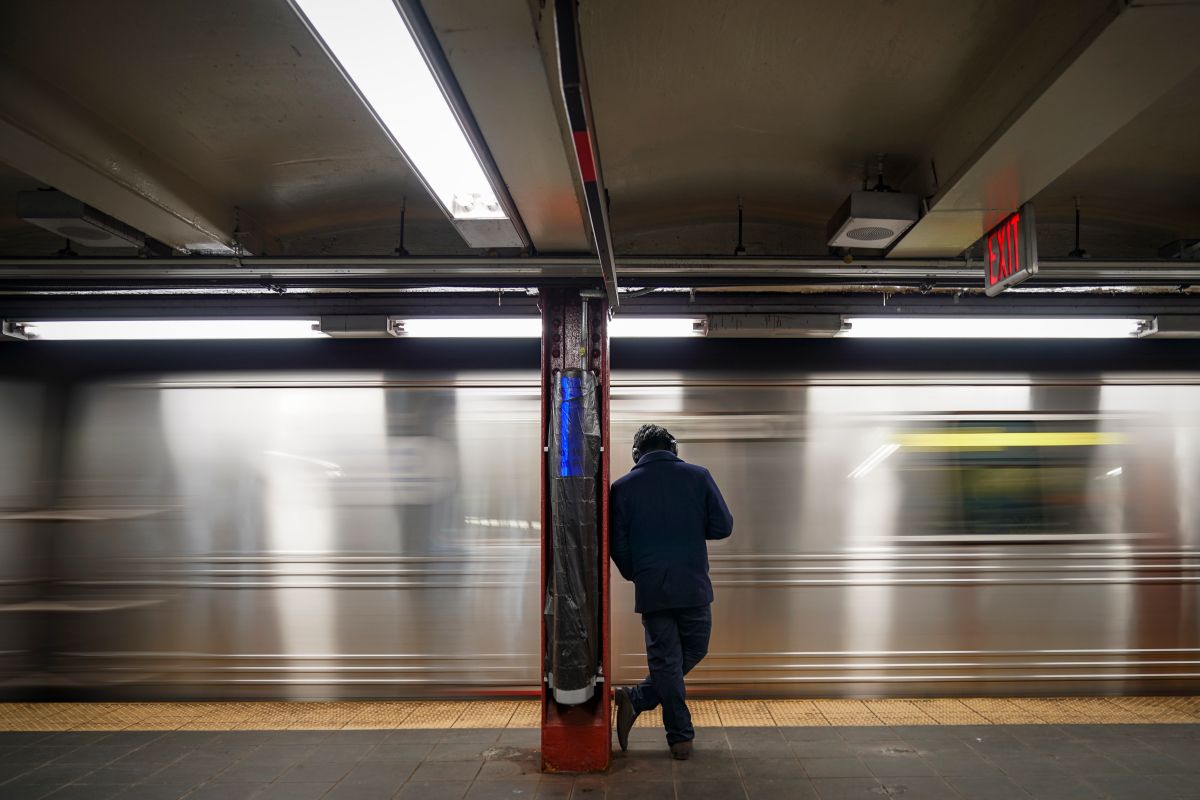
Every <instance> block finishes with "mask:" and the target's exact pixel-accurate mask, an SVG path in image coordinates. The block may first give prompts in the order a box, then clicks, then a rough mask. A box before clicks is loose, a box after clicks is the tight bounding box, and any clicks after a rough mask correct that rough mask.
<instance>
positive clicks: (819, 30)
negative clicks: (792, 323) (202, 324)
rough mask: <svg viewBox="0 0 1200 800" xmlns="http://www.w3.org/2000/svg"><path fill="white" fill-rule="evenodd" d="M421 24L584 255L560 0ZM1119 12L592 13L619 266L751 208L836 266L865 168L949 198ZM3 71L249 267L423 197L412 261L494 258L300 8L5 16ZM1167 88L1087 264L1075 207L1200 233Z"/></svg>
mask: <svg viewBox="0 0 1200 800" xmlns="http://www.w3.org/2000/svg"><path fill="white" fill-rule="evenodd" d="M1151 4H1153V2H1151ZM425 6H426V10H427V13H428V16H429V18H430V22H431V24H432V25H433V27H434V30H435V32H436V33H437V35H438V37H439V40H440V41H441V44H442V47H443V49H444V50H445V55H446V59H447V61H448V62H449V64H450V67H451V68H452V70H453V71H454V73H455V75H456V77H457V80H458V83H459V84H460V86H461V88H462V91H463V95H464V97H465V98H466V100H467V101H468V103H469V105H470V106H471V108H472V111H473V113H474V115H475V117H476V120H477V122H478V124H479V127H480V129H481V132H482V134H483V136H484V138H485V140H486V142H487V144H488V147H489V149H490V150H491V151H492V155H493V157H494V158H495V160H496V163H497V166H498V167H499V169H500V172H501V174H502V175H503V176H504V178H505V182H506V184H507V186H508V189H509V191H510V192H511V194H512V196H513V198H514V201H515V202H516V205H517V207H518V210H519V211H520V212H521V215H522V218H523V219H524V221H525V223H526V226H527V227H528V229H529V231H530V235H531V238H532V239H533V241H534V244H535V246H537V247H538V249H540V250H542V251H544V252H579V251H585V250H588V249H589V244H588V236H587V233H586V232H585V228H584V224H583V215H582V213H581V209H580V200H579V194H578V185H577V179H576V176H575V174H574V167H573V165H572V161H571V157H570V155H569V154H570V150H569V149H568V144H567V138H566V136H565V133H564V131H565V123H564V120H563V116H562V109H561V97H560V96H559V91H558V86H557V71H556V66H555V64H554V43H553V38H552V35H553V34H552V27H551V26H550V25H549V23H548V18H549V16H550V11H549V8H551V7H552V6H553V3H546V2H543V0H425ZM1110 7H1112V2H1111V0H977V2H962V1H961V0H930V2H923V3H899V2H894V1H893V0H841V1H839V2H834V1H833V0H830V1H829V2H822V3H815V2H807V3H780V2H769V0H762V2H743V3H728V2H723V1H722V0H656V2H653V3H647V2H644V1H642V0H582V1H581V3H580V22H581V28H582V32H583V43H584V55H585V58H586V61H587V68H588V74H589V79H590V86H591V99H592V106H593V110H594V114H595V119H596V124H597V130H596V142H597V145H598V150H599V154H600V158H601V160H602V164H603V169H604V174H605V177H606V180H607V185H608V189H609V192H610V199H611V209H610V211H611V221H612V227H613V237H614V242H615V244H616V247H617V250H618V252H620V253H622V254H637V253H641V254H662V253H673V254H680V255H690V254H722V255H725V254H729V253H731V252H732V249H733V246H734V242H735V240H736V227H735V220H736V207H737V199H738V197H739V196H741V197H743V199H744V203H745V208H746V223H747V224H746V236H745V245H746V248H747V251H748V254H749V255H823V254H825V253H826V247H825V224H826V221H827V220H828V219H829V217H830V216H831V215H832V214H833V212H834V211H835V210H836V209H837V207H838V205H839V204H840V203H841V201H842V200H843V199H844V198H845V196H846V195H847V193H848V192H850V191H852V190H854V189H856V188H858V187H859V186H860V184H861V181H862V178H863V170H864V163H870V164H872V165H873V163H874V159H875V155H876V154H877V153H886V154H887V159H886V169H887V176H886V177H887V181H888V183H890V184H892V185H894V186H897V187H903V188H906V189H911V190H915V191H916V190H919V191H921V193H923V194H924V193H927V189H928V186H927V184H928V183H929V182H930V175H929V172H930V167H929V160H930V157H931V154H935V153H936V154H938V159H939V162H938V164H939V170H940V171H942V174H941V178H942V180H943V181H945V180H946V179H947V178H948V177H949V174H950V173H951V172H952V171H953V170H954V169H955V167H954V162H956V160H957V161H963V160H966V159H970V158H972V157H974V156H973V155H972V154H973V153H975V152H976V150H977V149H978V148H979V147H980V146H986V144H987V141H988V137H989V136H991V134H992V131H993V129H995V128H996V127H997V126H998V125H1002V124H1003V123H1004V120H1005V119H1006V117H1007V116H1011V113H1012V112H1013V110H1014V109H1017V108H1019V107H1020V105H1021V104H1022V103H1025V102H1027V101H1028V100H1029V98H1030V96H1031V92H1032V93H1033V96H1036V92H1037V90H1038V87H1039V85H1040V84H1041V82H1042V81H1043V79H1044V77H1045V74H1046V72H1047V71H1048V70H1051V69H1052V68H1054V67H1055V65H1056V64H1057V63H1058V62H1060V61H1061V60H1062V59H1064V58H1067V57H1068V56H1069V55H1070V53H1072V52H1073V48H1077V46H1078V43H1079V41H1080V40H1081V38H1082V37H1084V35H1085V33H1086V31H1087V29H1088V26H1089V25H1092V24H1093V22H1094V20H1096V19H1097V17H1098V16H1100V15H1102V14H1103V13H1105V11H1106V10H1107V9H1109V8H1110ZM1014 42H1015V43H1018V44H1020V45H1021V46H1023V47H1024V48H1025V49H1024V51H1014V50H1013V49H1012V47H1013V43H1014ZM1186 46H1187V45H1186V44H1180V47H1186ZM1013 52H1023V55H1022V57H1020V58H1012V54H1013ZM1006 55H1007V56H1009V58H1008V59H1007V60H1006V59H1005V58H1003V57H1004V56H1006ZM0 66H5V67H6V68H7V69H9V70H11V71H12V72H14V73H15V74H20V75H22V76H26V77H27V78H28V79H29V80H30V81H31V82H36V83H37V84H38V85H44V86H46V87H48V90H47V91H48V93H49V92H50V91H52V92H54V93H56V94H57V95H60V96H61V97H62V98H64V99H65V100H66V101H69V102H70V103H73V104H76V106H77V110H78V114H79V115H81V116H90V117H91V118H92V119H93V121H94V123H95V125H96V126H97V129H98V130H100V129H102V130H104V131H108V132H110V133H111V134H112V135H114V136H115V135H118V134H119V136H121V137H126V138H127V140H128V142H129V143H131V144H130V146H129V147H130V148H131V149H133V150H136V151H138V152H143V153H144V154H145V156H146V162H145V163H146V164H153V165H155V166H154V167H153V169H151V168H149V167H147V170H149V172H150V173H151V174H152V177H155V178H159V177H161V180H162V182H163V185H164V186H167V187H168V188H171V189H172V191H175V195H177V196H180V197H184V198H186V199H188V200H190V201H193V202H192V205H194V206H195V207H197V208H200V209H202V210H204V211H205V213H206V214H207V216H208V217H210V218H212V220H213V225H214V226H215V228H216V229H218V234H228V232H229V231H231V230H232V229H233V228H234V226H235V225H236V226H237V227H238V229H239V231H240V232H241V233H242V234H243V235H245V236H246V237H247V239H248V241H246V245H247V247H248V248H249V249H250V250H251V252H253V253H256V254H269V255H299V254H311V255H341V254H347V255H367V254H372V255H387V254H390V253H391V252H392V251H393V249H394V248H395V247H396V245H397V243H398V237H399V216H400V207H401V203H402V202H404V201H405V198H407V219H408V227H407V236H406V246H407V249H408V250H409V251H410V252H411V253H413V254H414V255H425V254H430V255H438V254H444V255H462V254H469V253H470V252H472V251H470V250H468V249H467V248H466V247H465V245H464V244H463V242H462V240H461V239H460V238H459V237H458V235H457V234H456V233H455V231H454V229H453V227H452V226H451V225H450V224H449V223H448V222H447V221H446V220H445V218H444V217H443V215H442V213H441V212H440V210H439V209H438V208H437V206H436V205H435V204H434V202H433V201H432V199H431V198H429V197H428V196H427V195H426V193H425V191H424V189H423V188H422V186H421V184H420V182H419V180H417V179H416V177H415V176H414V175H413V174H412V173H411V171H410V170H409V168H408V167H407V165H406V163H405V161H404V159H403V158H402V157H401V156H400V155H399V154H398V153H397V152H396V151H395V149H394V148H393V147H392V146H391V144H390V143H389V142H388V140H387V138H386V137H385V136H384V134H383V133H382V132H381V131H380V130H379V129H378V126H377V125H376V123H375V122H374V120H373V119H372V118H371V116H370V115H369V114H368V113H367V112H366V111H365V110H364V108H363V107H362V105H361V103H360V101H359V100H358V99H357V97H356V96H355V95H354V93H353V92H352V91H351V90H350V88H349V87H348V86H347V85H346V83H345V81H344V80H343V79H342V77H341V76H340V75H339V73H338V72H337V70H336V69H335V68H334V66H333V65H332V64H331V63H330V62H329V60H328V58H327V57H326V56H325V54H324V53H323V51H322V50H321V49H320V47H319V46H318V45H317V44H316V42H314V40H313V38H312V36H311V35H310V34H309V33H308V31H307V30H306V29H305V28H304V26H303V25H302V24H300V22H299V21H298V20H297V18H296V15H295V14H294V13H293V11H292V10H291V8H290V7H289V6H288V4H287V2H286V0H172V1H171V2H160V1H156V0H110V2H106V3H78V2H72V1H71V0H41V1H40V2H37V3H5V4H3V6H2V7H0ZM981 87H983V88H981ZM1162 91H1164V92H1165V94H1162V96H1161V97H1160V98H1159V99H1158V100H1156V101H1154V102H1153V103H1152V104H1150V105H1149V107H1148V108H1146V109H1145V110H1144V111H1142V112H1140V113H1138V114H1137V115H1136V116H1134V117H1133V118H1132V119H1131V120H1130V121H1128V123H1127V124H1124V125H1123V126H1121V127H1119V129H1117V130H1116V132H1115V133H1114V134H1113V135H1111V136H1109V137H1108V138H1107V139H1105V140H1104V141H1103V142H1102V143H1100V144H1099V146H1097V147H1095V149H1093V150H1090V152H1081V153H1079V154H1077V160H1075V162H1074V164H1073V166H1071V167H1070V168H1069V169H1067V170H1066V171H1065V172H1063V173H1062V174H1061V175H1059V176H1058V177H1057V178H1055V179H1054V180H1052V181H1051V182H1050V183H1049V185H1046V186H1045V187H1044V188H1043V189H1041V191H1039V192H1038V193H1037V195H1036V197H1035V198H1034V200H1035V202H1036V204H1037V206H1038V211H1039V224H1040V225H1041V226H1043V227H1042V234H1043V244H1042V249H1043V252H1047V253H1050V252H1053V253H1054V254H1055V255H1065V253H1066V251H1067V250H1069V249H1070V247H1071V246H1073V245H1072V243H1071V241H1070V236H1071V233H1072V230H1071V226H1070V223H1071V221H1072V219H1073V217H1072V214H1073V211H1072V208H1073V206H1072V202H1073V201H1072V198H1073V197H1074V196H1076V195H1079V196H1080V197H1081V202H1082V204H1083V208H1084V220H1085V233H1084V246H1085V247H1087V248H1088V250H1089V251H1091V252H1092V254H1093V255H1096V256H1120V257H1151V256H1153V255H1154V253H1155V252H1156V249H1157V247H1158V245H1161V244H1163V243H1165V242H1166V241H1168V240H1170V239H1172V238H1177V237H1181V236H1200V137H1197V136H1195V135H1194V131H1195V130H1196V129H1197V126H1198V124H1200V71H1198V72H1196V73H1194V74H1191V75H1190V76H1189V77H1186V78H1185V79H1184V80H1183V81H1182V82H1181V83H1179V84H1178V85H1177V86H1173V87H1162ZM1160 93H1161V92H1160ZM0 116H2V114H0ZM948 139H949V140H948ZM126 152H128V149H127V150H126ZM943 153H946V154H948V155H944V156H943V155H941V154H943ZM9 155H11V154H6V153H4V152H0V162H4V161H6V160H7V161H9V163H10V165H11V166H9V167H6V168H3V169H0V194H2V195H3V196H0V256H4V255H8V256H15V255H19V256H26V255H31V254H44V255H52V254H53V252H54V251H55V250H57V249H58V248H60V247H61V246H62V243H61V241H60V240H58V239H57V238H56V237H54V236H52V235H50V234H48V233H44V232H41V231H40V230H39V229H37V228H33V227H32V226H29V225H27V224H25V223H22V222H20V221H18V220H16V219H15V211H14V208H13V202H12V197H13V195H14V194H15V192H16V191H17V190H19V189H25V188H34V187H37V186H39V185H43V184H42V182H41V181H40V180H39V178H38V176H37V175H36V174H34V173H36V170H35V169H34V168H33V167H32V166H31V165H29V164H23V163H15V164H14V163H12V162H14V161H17V162H20V159H18V158H15V157H10V158H6V156H9ZM943 158H944V159H945V160H946V161H947V162H948V163H946V164H943V163H942V161H941V159H943ZM96 166H97V165H93V169H94V168H95V167H96ZM100 166H103V160H102V159H101V160H100ZM872 168H873V167H872ZM181 181H182V182H184V183H186V185H187V189H186V191H183V190H178V191H176V189H177V187H178V186H179V185H180V182H181ZM59 188H64V187H59ZM103 210H106V211H108V213H111V214H113V215H114V216H118V217H119V218H120V217H121V214H120V213H117V212H116V211H115V210H113V209H103ZM76 249H79V248H76Z"/></svg>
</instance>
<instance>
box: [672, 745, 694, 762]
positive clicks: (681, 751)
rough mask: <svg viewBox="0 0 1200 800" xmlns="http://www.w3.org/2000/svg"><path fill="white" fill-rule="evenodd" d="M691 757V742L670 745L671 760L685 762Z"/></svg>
mask: <svg viewBox="0 0 1200 800" xmlns="http://www.w3.org/2000/svg"><path fill="white" fill-rule="evenodd" d="M691 757H692V743H691V742H676V743H675V744H673V745H671V758H674V759H676V760H677V761H687V760H688V759H689V758H691Z"/></svg>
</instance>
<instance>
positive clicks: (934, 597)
mask: <svg viewBox="0 0 1200 800" xmlns="http://www.w3.org/2000/svg"><path fill="white" fill-rule="evenodd" d="M46 391H47V390H46V387H45V386H43V385H41V384H40V383H39V382H38V381H36V380H22V379H15V378H14V379H4V380H2V381H0V441H3V442H4V452H5V456H6V458H5V462H6V463H5V469H4V470H3V471H0V570H2V574H0V578H2V581H0V593H2V595H0V596H2V598H3V600H2V602H0V611H3V612H4V613H0V679H2V680H3V689H2V690H0V691H2V693H3V694H4V695H5V696H8V697H15V696H21V695H22V694H24V695H26V696H29V695H33V694H41V695H45V694H47V693H54V692H58V693H72V692H73V693H77V694H80V695H82V696H88V697H112V698H118V697H121V698H141V699H148V698H196V697H237V696H253V697H288V698H293V697H294V698H312V697H356V696H375V697H379V696H422V695H456V696H476V695H485V694H487V695H492V694H506V693H520V692H529V691H533V690H536V687H537V685H538V680H539V669H538V635H539V634H538V631H539V624H540V615H539V607H540V603H539V597H538V580H539V556H538V554H539V549H538V543H539V536H540V531H539V507H540V501H539V488H538V477H537V476H538V470H539V465H540V457H541V454H540V453H539V447H538V425H539V418H538V414H539V398H538V387H537V375H536V373H534V372H493V373H487V372H476V371H465V372H456V373H453V374H449V373H443V374H435V373H424V374H415V373H413V374H388V373H383V372H374V373H370V374H367V373H353V374H352V373H349V372H336V373H320V372H305V373H302V374H297V373H291V372H288V373H284V372H262V373H253V374H250V373H244V372H243V373H230V374H224V375H199V374H181V375H162V376H159V377H154V378H135V379H133V378H120V379H112V380H98V381H92V382H88V383H85V384H83V385H79V386H76V387H75V389H74V390H73V391H72V392H71V394H70V395H69V397H68V399H67V400H66V401H63V402H59V403H57V404H56V403H48V402H46V398H45V397H44V396H43V395H44V393H45V392H46ZM1198 411H1200V374H1196V375H1191V376H1189V375H1182V376H1181V375H1180V374H1178V373H1174V374H1170V375H1166V376H1157V377H1156V376H1154V375H1139V376H1132V375H1123V376H1119V377H1093V378H1087V379H1080V380H1062V381H1044V380H1036V379H1033V378H1030V377H1029V376H1028V375H1024V376H1004V375H996V374H987V373H981V374H978V375H964V374H928V375H914V374H912V373H904V374H895V375H859V376H856V375H847V374H831V375H829V376H825V377H822V376H821V375H818V374H813V373H812V372H808V373H806V374H802V375H801V374H796V375H792V376H788V375H786V374H780V373H778V372H774V371H772V372H771V373H770V374H757V375H748V374H745V373H744V372H743V373H741V374H738V375H736V376H722V375H720V374H717V373H703V374H702V373H695V372H675V373H666V372H663V373H651V372H640V371H639V372H619V373H617V374H615V376H614V388H613V392H612V450H613V453H614V455H613V471H614V474H620V472H622V471H623V470H625V469H627V468H628V466H629V465H628V463H627V456H626V455H625V454H626V452H627V449H626V443H627V442H628V441H629V440H630V439H631V437H632V433H633V431H634V430H635V428H636V426H637V425H638V424H640V423H642V422H644V421H655V422H658V423H660V424H663V425H665V426H667V427H668V428H669V429H670V430H671V431H672V432H673V433H675V434H676V436H677V437H678V439H679V441H680V445H681V455H682V456H683V457H684V458H686V459H688V460H691V461H695V462H698V463H701V464H705V465H707V466H708V467H709V468H710V469H711V471H712V472H713V474H714V476H715V477H716V479H717V481H718V482H719V484H720V485H721V487H722V488H723V490H724V492H725V494H726V497H727V499H728V501H729V504H730V506H731V508H732V509H733V512H734V515H735V518H736V526H735V532H734V535H733V537H732V538H731V539H729V540H728V541H726V542H721V543H715V544H713V545H712V546H711V548H710V553H711V556H712V575H713V581H714V584H715V586H716V592H717V601H716V604H715V606H714V636H713V641H712V646H711V650H710V655H709V657H708V659H707V660H706V661H705V662H704V663H703V664H702V665H701V666H700V667H699V668H698V669H697V670H696V671H695V672H694V673H693V674H692V675H691V676H690V678H689V681H690V685H691V687H692V691H693V692H695V693H709V694H724V695H738V696H747V695H754V694H759V695H776V696H778V695H805V694H810V695H823V696H830V695H910V696H911V695H919V694H950V693H958V694H970V695H978V694H988V693H1026V694H1029V693H1062V692H1119V691H1135V690H1138V691H1140V690H1150V691H1159V692H1161V691H1181V690H1193V691H1194V690H1195V689H1196V688H1197V687H1200V594H1198V592H1197V585H1196V584H1197V580H1198V579H1200V570H1198V567H1200V499H1198V498H1197V492H1196V490H1197V487H1200V419H1198V414H1197V412H1198ZM55 441H57V442H59V444H58V445H57V446H52V445H51V444H48V443H51V442H55ZM53 453H58V455H54V454H53ZM37 465H41V466H37ZM613 574H614V578H615V579H616V574H615V571H614V573H613ZM612 619H613V648H614V652H613V664H614V671H615V673H616V674H615V676H614V679H615V681H616V682H618V683H626V682H630V681H634V680H637V679H639V678H640V677H641V676H642V675H643V674H644V669H645V663H644V655H643V651H642V644H641V630H640V625H639V622H638V619H637V617H636V616H635V615H634V614H633V612H632V592H631V591H630V587H629V585H628V584H625V583H624V582H621V581H620V580H619V579H616V580H615V582H614V607H613V616H612Z"/></svg>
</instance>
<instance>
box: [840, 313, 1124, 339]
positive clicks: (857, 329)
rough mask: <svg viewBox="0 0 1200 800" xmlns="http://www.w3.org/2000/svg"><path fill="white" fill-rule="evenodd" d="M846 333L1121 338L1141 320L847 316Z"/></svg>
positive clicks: (866, 335)
mask: <svg viewBox="0 0 1200 800" xmlns="http://www.w3.org/2000/svg"><path fill="white" fill-rule="evenodd" d="M846 322H847V323H849V328H848V329H847V330H845V331H843V332H842V333H841V335H842V336H845V337H855V338H889V339H906V338H910V339H1124V338H1129V337H1132V336H1136V335H1137V334H1138V331H1139V330H1140V328H1141V326H1142V324H1143V321H1142V320H1141V319H1136V318H1095V317H1090V318H1089V317H1067V318H1051V317H848V318H846Z"/></svg>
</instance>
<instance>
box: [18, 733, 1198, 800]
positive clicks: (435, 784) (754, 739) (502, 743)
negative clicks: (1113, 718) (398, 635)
mask: <svg viewBox="0 0 1200 800" xmlns="http://www.w3.org/2000/svg"><path fill="white" fill-rule="evenodd" d="M538 736H539V732H538V731H537V730H529V729H496V728H491V729H470V728H457V729H436V728H425V729H406V730H335V731H323V730H285V731H268V730H263V731H224V732H221V731H116V732H108V733H106V732H100V731H66V732H27V733H20V732H3V733H0V797H3V798H5V800H34V799H35V798H39V799H40V798H55V800H62V799H63V798H75V799H78V800H82V799H83V798H87V800H106V799H107V798H121V799H122V800H178V799H179V798H186V799H187V800H249V799H250V798H254V800H285V799H287V800H318V798H320V799H321V800H409V798H418V799H420V800H462V799H463V798H467V799H468V800H497V799H498V798H509V799H512V798H539V799H540V800H551V799H552V798H556V799H558V800H567V799H568V798H570V800H618V798H631V799H632V798H638V800H706V799H709V798H711V799H714V800H715V799H718V798H719V799H720V800H725V799H726V798H742V799H743V800H745V799H746V798H749V799H750V800H760V799H761V798H810V799H814V800H815V799H817V798H819V799H820V800H850V799H852V798H861V799H862V800H879V798H881V797H902V798H911V799H913V800H916V799H917V798H921V799H922V800H938V798H980V799H981V800H983V799H986V798H997V800H1013V799H1014V798H1031V797H1033V798H1046V799H1047V800H1072V799H1074V798H1097V800H1099V799H1100V798H1108V799H1109V800H1135V799H1136V800H1142V799H1143V798H1200V725H1188V724H1184V725H1060V726H1052V725H1004V726H997V725H990V726H957V725H954V726H912V727H904V726H895V727H880V726H869V727H861V726H846V727H830V726H822V727H817V726H807V727H783V728H780V727H756V728H742V727H735V728H707V729H701V730H700V731H699V733H698V737H697V749H696V752H695V754H694V756H693V759H692V760H691V761H687V762H678V761H672V760H671V759H670V757H669V756H668V754H667V750H666V746H665V744H664V742H663V739H662V736H661V734H659V732H657V731H651V730H648V729H640V730H635V731H634V732H633V740H632V741H631V743H630V750H629V752H627V753H621V752H620V751H617V752H616V753H614V755H613V762H612V768H611V769H610V771H609V772H608V774H606V775H581V776H572V775H542V774H539V772H538V761H537V751H536V747H537V739H538Z"/></svg>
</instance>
